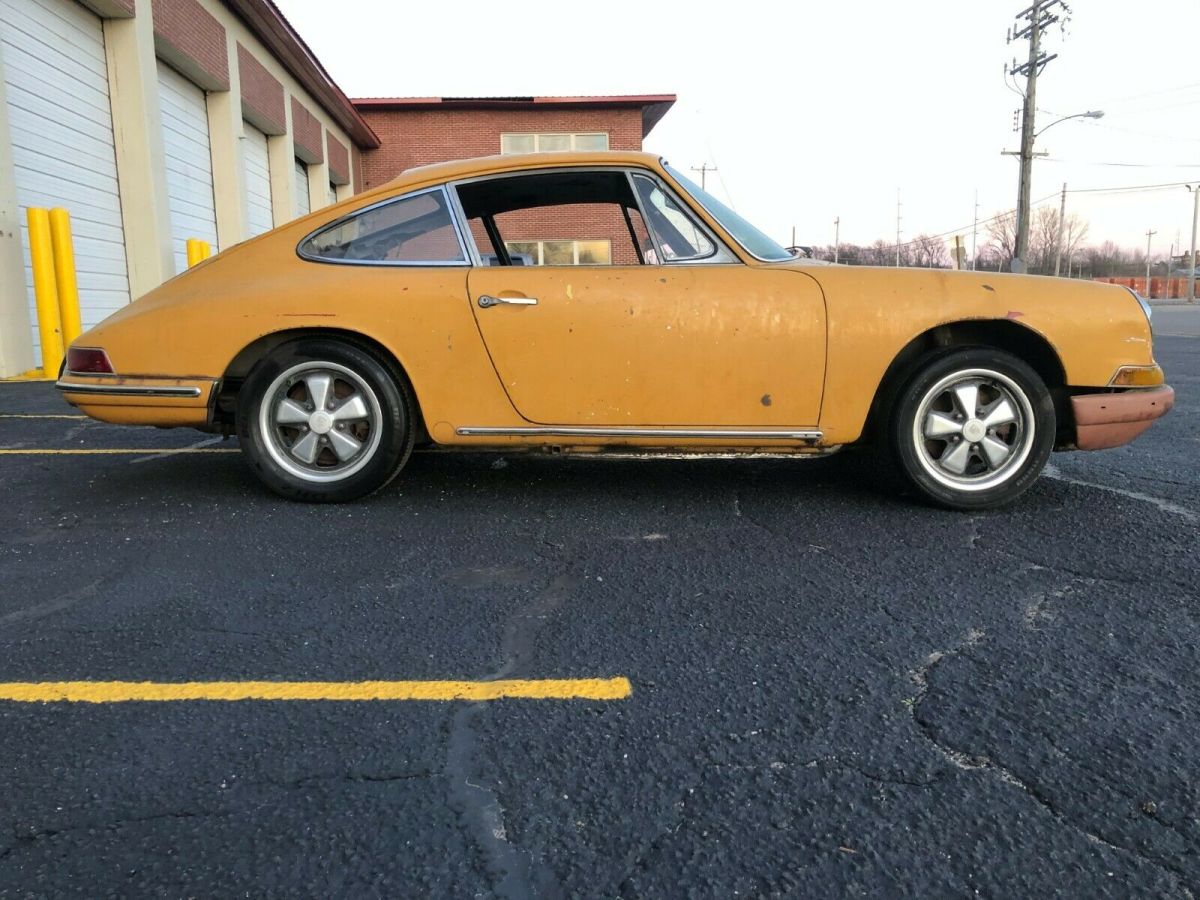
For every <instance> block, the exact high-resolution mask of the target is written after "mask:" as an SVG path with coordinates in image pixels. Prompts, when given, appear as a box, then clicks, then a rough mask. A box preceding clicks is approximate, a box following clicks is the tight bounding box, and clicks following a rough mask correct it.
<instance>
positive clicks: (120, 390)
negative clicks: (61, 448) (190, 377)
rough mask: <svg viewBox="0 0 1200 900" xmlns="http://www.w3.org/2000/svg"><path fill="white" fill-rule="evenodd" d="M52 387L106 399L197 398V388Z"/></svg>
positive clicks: (62, 384) (68, 384) (65, 384)
mask: <svg viewBox="0 0 1200 900" xmlns="http://www.w3.org/2000/svg"><path fill="white" fill-rule="evenodd" d="M54 386H55V387H56V388H58V389H59V390H60V391H63V392H64V393H68V394H101V395H104V396H108V397H199V396H200V388H198V387H143V386H141V385H125V384H72V383H71V382H69V381H58V382H55V384H54Z"/></svg>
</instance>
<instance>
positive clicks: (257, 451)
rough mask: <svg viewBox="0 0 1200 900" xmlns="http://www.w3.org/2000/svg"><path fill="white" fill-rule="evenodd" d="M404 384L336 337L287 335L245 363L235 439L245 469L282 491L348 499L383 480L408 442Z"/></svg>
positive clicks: (313, 498)
mask: <svg viewBox="0 0 1200 900" xmlns="http://www.w3.org/2000/svg"><path fill="white" fill-rule="evenodd" d="M412 409H413V404H412V402H411V400H410V395H409V393H408V390H407V388H406V386H405V385H404V384H402V383H400V382H399V381H398V379H397V378H395V377H394V376H393V375H392V373H391V372H390V371H389V370H388V368H387V367H386V366H384V365H383V364H382V363H381V362H380V361H379V360H378V359H376V358H375V357H374V356H373V355H372V354H370V353H368V352H366V351H365V350H362V349H360V348H359V347H357V346H353V345H350V344H346V343H342V342H340V341H333V340H319V339H314V340H301V341H296V342H295V343H291V344H284V345H283V346H281V347H279V348H278V349H276V350H275V351H274V352H273V353H271V355H270V356H268V357H266V358H265V359H263V360H261V361H260V362H259V363H258V364H257V365H256V366H255V367H254V369H253V370H251V372H250V375H249V377H247V379H246V382H245V384H244V385H242V389H241V391H240V392H239V397H238V409H237V431H238V438H239V440H240V442H241V445H242V450H243V451H244V452H245V455H246V459H247V461H248V462H249V463H250V466H251V468H253V469H254V471H255V472H256V474H257V475H258V476H259V478H261V479H262V481H263V482H264V483H265V484H266V485H267V487H269V488H271V490H273V491H275V492H276V493H277V494H280V495H281V496H283V497H287V498H288V499H290V500H304V501H308V502H315V503H323V502H324V503H330V502H332V503H337V502H342V501H346V500H355V499H357V498H359V497H363V496H366V495H367V494H370V493H373V492H375V491H377V490H379V489H380V488H382V487H384V486H385V485H386V484H387V483H388V482H390V481H391V480H392V479H393V478H394V477H395V476H396V474H397V473H398V472H399V471H400V469H401V467H403V465H404V463H405V461H406V460H407V459H408V455H409V453H410V452H411V450H412V445H413V428H412V419H413V414H412Z"/></svg>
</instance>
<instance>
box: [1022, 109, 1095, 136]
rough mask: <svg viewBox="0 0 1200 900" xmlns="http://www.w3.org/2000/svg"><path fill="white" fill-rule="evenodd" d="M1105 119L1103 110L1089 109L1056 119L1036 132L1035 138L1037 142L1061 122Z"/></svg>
mask: <svg viewBox="0 0 1200 900" xmlns="http://www.w3.org/2000/svg"><path fill="white" fill-rule="evenodd" d="M1103 118H1104V110H1102V109H1089V110H1088V111H1087V112H1081V113H1075V114H1074V115H1070V116H1063V117H1062V118H1061V119H1055V120H1054V121H1053V122H1051V123H1050V124H1049V125H1047V126H1046V127H1045V128H1043V129H1042V130H1041V131H1037V132H1034V135H1033V137H1034V139H1035V140H1036V139H1037V137H1038V136H1039V135H1041V134H1042V133H1044V132H1046V131H1049V130H1050V129H1051V128H1053V127H1054V126H1055V125H1057V124H1058V123H1059V122H1065V121H1067V120H1068V119H1103Z"/></svg>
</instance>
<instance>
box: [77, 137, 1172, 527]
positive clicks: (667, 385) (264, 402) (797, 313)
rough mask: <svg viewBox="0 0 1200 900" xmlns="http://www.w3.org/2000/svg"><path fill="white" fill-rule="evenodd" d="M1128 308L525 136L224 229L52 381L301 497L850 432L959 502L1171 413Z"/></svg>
mask: <svg viewBox="0 0 1200 900" xmlns="http://www.w3.org/2000/svg"><path fill="white" fill-rule="evenodd" d="M1149 319H1150V314H1149V309H1148V308H1145V307H1144V306H1143V305H1142V304H1141V303H1140V302H1139V300H1138V298H1137V297H1136V296H1135V295H1134V294H1132V293H1131V292H1130V291H1128V290H1126V289H1124V288H1120V287H1113V286H1109V285H1097V284H1089V283H1084V282H1080V281H1069V280H1065V279H1049V278H1031V277H1020V276H1012V275H999V274H993V273H988V274H979V273H964V272H942V271H926V270H905V269H874V268H853V267H846V266H829V265H815V264H814V263H813V261H811V260H808V261H804V260H798V259H796V258H794V257H792V256H791V255H790V254H789V253H788V252H787V251H785V250H784V249H783V248H782V247H780V246H779V245H778V244H776V243H775V242H774V241H773V240H771V239H770V238H769V237H767V236H766V235H764V234H763V233H762V232H760V231H759V230H757V229H756V228H754V227H753V226H752V225H750V224H749V223H748V222H746V221H745V220H744V219H742V218H741V217H740V216H738V215H737V213H735V212H734V211H733V210H731V209H729V208H728V207H726V206H725V205H723V204H722V203H721V202H720V201H718V200H717V199H715V198H714V197H712V196H711V195H709V194H707V193H705V192H704V191H703V190H701V189H700V188H699V187H697V186H696V185H695V184H693V183H691V182H690V181H688V179H687V178H685V177H684V176H682V175H680V174H679V172H677V171H676V170H675V169H673V168H671V167H670V166H669V165H668V164H667V163H666V162H664V161H663V160H661V159H659V158H657V157H655V156H653V155H650V154H645V153H621V152H605V153H549V154H545V153H543V154H529V155H513V156H500V157H490V158H486V159H472V160H464V161H460V162H451V163H445V164H441V165H434V166H427V167H424V168H419V169H413V170H410V171H408V172H405V173H404V174H403V175H401V177H400V178H399V179H397V180H396V181H393V182H391V183H390V184H388V185H386V186H384V187H381V188H378V189H376V190H372V191H369V192H367V193H365V194H360V195H358V196H355V197H353V198H351V199H349V200H346V201H343V202H342V203H339V204H337V205H335V206H332V207H328V208H326V209H323V210H321V211H319V212H316V213H313V214H312V215H309V216H306V217H304V218H301V219H298V220H296V221H293V222H289V223H288V224H287V225H284V226H282V227H280V228H277V229H275V230H274V231H272V232H270V233H268V234H265V235H263V236H261V237H258V238H256V239H254V240H249V241H246V242H245V243H242V244H238V245H237V246H234V247H231V248H229V249H227V250H225V251H224V252H222V253H221V254H219V255H218V256H216V257H213V258H211V259H210V260H207V261H205V262H203V263H200V264H199V265H197V266H195V267H194V268H192V269H190V270H189V271H188V272H186V273H185V274H183V275H180V276H179V277H177V278H175V279H173V280H172V281H169V282H167V283H166V284H164V285H162V286H161V287H159V288H157V289H156V290H154V291H151V292H150V293H149V294H147V295H146V296H144V297H142V298H141V299H139V300H137V301H136V302H134V303H132V304H130V305H129V306H128V307H126V308H125V309H122V310H121V311H119V312H117V313H116V314H115V315H113V316H111V317H109V318H108V319H106V320H105V321H104V322H102V323H101V324H100V325H98V326H96V327H95V328H93V329H91V330H90V331H88V332H87V333H85V334H84V335H83V336H81V337H80V338H79V339H78V340H77V341H75V342H74V344H73V345H72V346H71V347H70V349H69V352H68V355H67V362H66V364H65V368H64V371H63V374H62V376H61V378H60V380H59V382H58V387H59V389H60V390H61V391H62V392H63V393H64V395H65V396H66V399H67V400H68V401H70V402H71V403H72V404H74V405H75V406H77V407H79V408H80V409H81V410H83V411H84V412H85V413H87V414H88V415H90V416H93V417H95V418H97V419H103V420H104V421H107V422H117V423H128V424H142V425H157V426H189V427H193V428H199V429H201V430H205V431H215V432H225V433H234V432H236V434H237V436H238V438H239V441H240V444H241V447H242V449H243V450H244V451H245V455H246V458H247V459H248V460H249V462H250V465H251V466H252V467H253V468H254V470H255V471H256V472H257V473H258V475H259V476H260V477H261V478H262V480H263V481H264V482H265V483H266V484H267V485H268V486H269V487H270V488H272V489H273V490H275V491H277V492H278V493H280V494H282V495H283V496H285V497H289V498H293V499H297V500H309V501H342V500H351V499H354V498H356V497H361V496H363V495H365V494H369V493H371V492H372V491H376V490H379V489H380V488H381V487H383V486H384V485H386V484H387V483H388V482H389V481H391V480H392V478H393V477H395V475H396V474H397V473H398V472H399V471H400V469H401V468H402V467H403V466H404V463H405V461H406V460H407V458H408V456H409V453H410V451H411V450H412V448H413V446H414V445H415V444H422V445H428V446H431V447H435V448H456V449H463V448H471V449H488V450H501V451H505V452H512V451H515V450H519V449H543V450H551V451H561V452H571V453H604V452H616V451H619V452H623V453H629V452H631V450H636V451H637V452H639V453H654V452H666V453H671V454H680V453H683V454H701V455H702V454H711V453H720V454H726V455H727V454H731V453H733V454H742V453H744V454H755V455H761V454H763V453H770V454H775V455H780V454H785V455H802V454H823V453H829V452H831V451H833V450H835V449H837V448H840V447H844V446H846V445H851V444H871V445H873V446H874V447H875V448H876V449H881V450H883V451H884V452H885V454H886V455H887V456H888V457H889V458H890V459H891V460H892V462H893V463H894V468H895V470H896V471H897V472H899V473H900V474H901V475H902V476H903V477H904V478H905V479H906V480H907V482H908V483H909V484H910V485H911V486H912V487H913V488H915V489H916V490H917V491H918V492H919V493H920V494H921V495H923V496H924V497H925V498H927V499H928V500H931V501H933V502H935V503H938V504H941V505H944V506H947V507H952V508H958V509H980V508H984V507H990V506H995V505H997V504H999V503H1003V502H1005V501H1008V500H1011V499H1013V498H1014V497H1016V496H1017V495H1018V494H1020V493H1021V492H1022V491H1024V490H1025V489H1026V488H1027V487H1029V485H1030V484H1031V483H1032V482H1033V481H1034V480H1035V479H1036V478H1037V477H1038V473H1039V472H1040V471H1041V469H1042V467H1043V465H1044V464H1045V463H1046V460H1047V458H1048V457H1049V455H1050V452H1051V451H1052V450H1055V449H1060V450H1065V449H1072V448H1078V449H1085V450H1087V449H1100V448H1104V447H1115V446H1117V445H1120V444H1124V443H1126V442H1128V441H1130V440H1132V439H1133V438H1134V437H1135V436H1137V435H1138V434H1140V433H1141V432H1142V431H1144V430H1145V429H1146V428H1147V427H1149V425H1150V424H1151V422H1152V421H1153V420H1154V419H1156V418H1158V417H1159V416H1161V415H1163V414H1164V413H1165V412H1167V410H1168V409H1169V408H1170V407H1171V404H1172V402H1173V399H1174V392H1173V391H1172V390H1171V388H1170V387H1167V386H1166V385H1165V384H1164V383H1163V373H1162V370H1161V369H1160V368H1159V366H1158V365H1156V364H1155V361H1154V355H1153V352H1152V348H1151V329H1150V321H1149Z"/></svg>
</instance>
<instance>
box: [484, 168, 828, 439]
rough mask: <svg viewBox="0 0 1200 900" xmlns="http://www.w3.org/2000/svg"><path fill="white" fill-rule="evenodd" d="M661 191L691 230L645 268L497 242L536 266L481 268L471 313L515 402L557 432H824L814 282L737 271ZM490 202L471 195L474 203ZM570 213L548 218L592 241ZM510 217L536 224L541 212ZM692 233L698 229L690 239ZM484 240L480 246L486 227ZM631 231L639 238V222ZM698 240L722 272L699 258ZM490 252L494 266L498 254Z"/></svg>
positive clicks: (679, 222) (659, 248)
mask: <svg viewBox="0 0 1200 900" xmlns="http://www.w3.org/2000/svg"><path fill="white" fill-rule="evenodd" d="M526 177H527V176H526ZM644 177H651V176H649V175H648V174H647V175H645V176H644ZM656 187H657V188H658V190H659V191H661V192H662V196H663V199H664V200H665V202H666V204H667V207H668V209H669V210H670V213H671V217H672V221H673V222H674V223H675V225H676V226H678V229H679V230H678V231H673V232H672V233H673V235H674V243H675V246H670V245H668V243H667V242H666V241H665V240H663V239H662V238H661V237H659V236H657V234H656V239H655V241H654V247H653V249H652V250H649V251H647V252H646V253H644V254H640V255H638V256H637V257H636V259H635V260H630V259H629V257H628V256H626V257H625V258H624V259H621V258H620V254H614V255H613V261H615V262H616V263H617V264H608V265H604V264H599V265H584V264H578V254H575V255H574V256H573V257H572V258H571V259H570V261H569V262H568V260H567V259H565V258H562V256H563V254H561V253H556V254H550V253H548V252H547V251H546V246H545V245H546V243H547V242H545V241H540V242H539V241H528V240H526V241H521V240H508V237H507V235H504V234H498V235H497V237H498V238H500V239H502V240H503V241H504V242H505V243H506V246H508V247H509V248H512V249H515V250H516V251H518V252H519V253H520V261H522V262H526V263H528V262H534V263H535V264H534V265H490V266H476V267H474V268H472V269H471V271H470V273H469V275H468V293H469V298H470V302H471V304H472V310H473V312H474V315H475V318H476V321H477V323H478V325H479V331H480V334H481V335H482V337H483V340H484V342H485V344H486V347H487V351H488V353H489V355H490V357H491V360H492V363H493V365H494V367H495V370H496V374H497V375H498V377H499V378H500V381H501V382H502V384H503V386H504V389H505V391H506V392H507V393H508V396H509V398H510V400H511V401H512V403H513V406H514V407H515V408H516V409H517V411H518V412H519V413H520V415H521V416H522V417H523V418H525V419H527V420H528V421H530V422H532V423H536V424H544V425H568V426H583V427H586V426H627V427H634V426H642V427H655V426H719V427H724V426H742V427H781V428H787V427H796V426H812V425H815V424H816V422H817V420H818V418H819V413H820V404H821V391H822V381H823V377H824V370H825V305H824V298H823V296H822V294H821V290H820V288H819V286H818V285H817V284H816V282H815V281H813V280H812V279H811V278H809V277H808V276H806V275H804V274H803V273H801V272H796V271H792V270H787V269H782V268H779V267H772V266H769V265H747V264H744V263H742V262H740V261H737V257H736V256H734V255H733V254H732V253H731V252H730V251H729V250H728V249H727V248H724V247H721V246H720V245H719V241H718V240H717V238H716V237H715V236H714V235H712V234H711V233H710V232H708V231H707V230H706V229H704V228H703V226H701V225H699V223H698V220H696V219H695V218H694V217H693V216H691V215H690V214H689V213H688V212H686V207H682V204H681V203H680V202H679V201H678V200H677V199H676V198H674V197H673V196H672V195H671V194H670V193H669V192H668V191H667V189H666V188H665V186H664V185H662V184H661V183H659V182H657V181H656ZM498 190H499V191H501V192H502V191H503V188H502V187H500V188H498ZM580 190H583V189H580ZM476 193H478V191H477V192H476ZM527 193H530V194H531V195H533V196H538V195H539V192H536V191H533V192H530V191H528V190H527ZM557 196H559V197H561V189H560V190H559V192H558V195H557ZM484 204H485V201H483V200H480V199H479V198H478V197H475V196H474V195H473V196H472V201H471V205H472V206H475V207H480V206H482V205H484ZM681 207H682V208H681ZM562 210H563V207H561V206H560V207H556V208H553V209H543V210H542V213H541V214H542V215H543V216H544V217H546V218H547V225H546V227H548V228H554V229H557V231H556V232H554V233H557V234H568V235H571V234H586V233H588V232H587V228H588V225H587V223H574V222H571V221H565V220H564V214H563V212H562ZM508 212H510V213H513V212H515V213H519V214H520V215H523V216H524V217H525V219H524V221H525V222H528V221H529V220H530V217H531V216H536V215H537V212H536V210H531V209H526V210H509V211H508ZM650 215H651V220H653V218H654V217H655V216H656V215H657V213H655V212H654V211H651V213H650ZM660 218H661V217H660ZM663 221H664V227H670V226H669V225H668V224H667V223H666V220H665V219H664V220H663ZM592 227H593V228H594V227H595V226H592ZM643 227H644V226H643ZM688 227H692V228H695V229H696V232H695V233H692V234H688V235H686V236H685V235H684V234H683V232H685V231H686V230H687V228H688ZM573 229H574V230H573ZM499 230H500V231H503V228H501V229H499ZM471 231H472V233H473V234H474V235H475V238H476V242H477V243H481V237H480V235H481V229H480V227H479V225H478V223H476V222H472V227H471ZM545 233H548V232H545ZM629 235H630V236H631V237H632V238H633V239H636V238H637V234H636V232H635V228H634V226H633V225H632V224H631V225H630V228H629ZM689 241H695V243H697V244H700V245H701V247H700V249H702V250H703V249H707V250H709V251H711V252H709V253H708V254H707V258H708V259H711V260H714V262H712V263H706V262H705V261H704V259H695V258H691V259H689V258H688V257H689V256H692V257H694V256H695V255H696V254H695V253H691V248H689V247H687V246H686V245H687V244H688V242H689ZM704 242H708V245H710V246H707V247H706V246H705V245H704ZM562 243H565V242H562ZM535 245H536V249H537V255H538V257H539V258H538V259H536V260H534V259H532V256H533V253H532V252H531V251H533V250H534V249H535ZM479 249H480V253H481V258H482V254H487V253H488V248H487V247H486V246H485V247H480V248H479ZM681 250H682V251H683V252H681ZM513 255H514V257H515V256H516V254H513ZM637 259H645V260H646V261H647V262H639V261H636V260H637ZM547 261H549V262H550V263H551V264H549V265H547V264H545V263H546V262H547ZM656 261H658V264H655V262H656ZM536 263H541V264H540V265H539V264H536ZM647 263H649V264H647Z"/></svg>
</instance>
